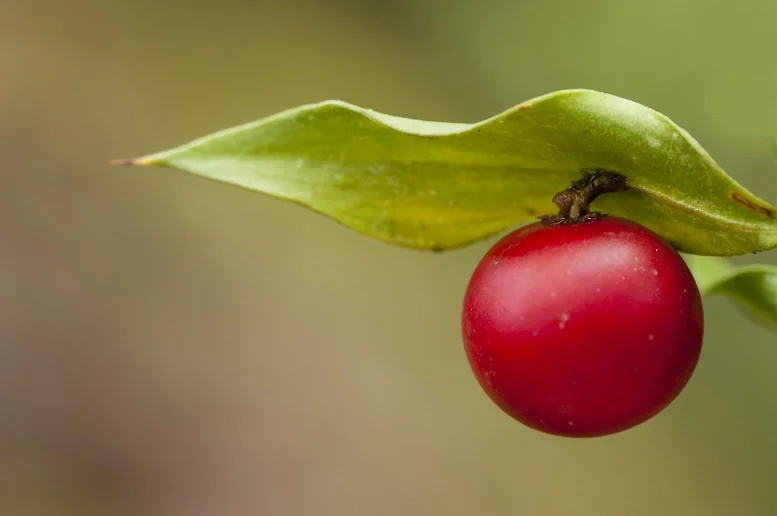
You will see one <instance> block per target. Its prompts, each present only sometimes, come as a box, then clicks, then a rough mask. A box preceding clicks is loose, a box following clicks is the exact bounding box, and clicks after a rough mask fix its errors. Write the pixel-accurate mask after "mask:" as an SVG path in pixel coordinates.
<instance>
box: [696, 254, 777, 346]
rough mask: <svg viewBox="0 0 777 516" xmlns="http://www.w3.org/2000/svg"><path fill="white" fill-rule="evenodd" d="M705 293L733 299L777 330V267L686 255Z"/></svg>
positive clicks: (761, 321)
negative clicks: (738, 264) (734, 263)
mask: <svg viewBox="0 0 777 516" xmlns="http://www.w3.org/2000/svg"><path fill="white" fill-rule="evenodd" d="M684 258H685V261H686V262H687V263H688V266H689V267H690V268H691V271H692V272H693V275H694V277H695V278H696V283H697V284H698V285H699V290H701V292H702V293H703V294H719V295H725V296H728V297H730V298H731V299H733V300H734V301H735V302H736V303H737V305H738V306H739V307H740V309H741V310H742V311H743V313H745V314H746V315H747V316H748V317H749V318H750V319H751V320H753V321H754V322H756V323H758V324H761V325H763V326H765V327H767V328H769V329H771V330H774V331H777V267H774V266H770V265H746V266H742V267H734V266H732V265H731V264H730V263H728V262H727V261H726V260H724V259H722V258H717V257H714V256H694V255H686V256H684Z"/></svg>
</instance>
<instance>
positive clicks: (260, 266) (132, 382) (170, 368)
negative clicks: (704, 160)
mask: <svg viewBox="0 0 777 516" xmlns="http://www.w3.org/2000/svg"><path fill="white" fill-rule="evenodd" d="M775 20H777V3H776V2H774V1H772V0H762V1H752V0H751V1H742V2H738V3H733V2H724V1H709V0H704V1H703V0H654V1H652V2H622V1H618V0H594V1H588V2H578V1H575V0H562V1H556V2H553V1H545V2H540V1H537V0H535V1H531V0H523V1H521V0H516V1H513V2H497V1H491V0H482V1H481V2H479V3H475V2H466V1H464V0H426V1H423V2H421V1H418V0H394V1H385V2H381V1H380V0H374V1H367V0H363V1H361V2H359V1H357V0H339V1H338V0H331V1H328V2H323V1H313V0H297V1H288V2H283V1H281V0H256V1H253V2H249V1H238V0H223V1H221V2H210V3H209V2H196V1H194V2H193V1H183V0H168V1H157V2H153V1H151V0H102V1H98V0H71V1H69V2H64V1H56V0H24V1H22V0H16V1H14V0H0V65H1V66H2V70H3V72H4V73H3V78H2V79H0V135H2V137H0V155H1V156H2V168H1V172H0V174H1V177H2V187H1V188H0V214H2V216H0V237H1V238H2V240H1V241H0V242H1V243H2V246H1V247H0V307H2V310H0V514H2V515H4V516H5V515H8V516H27V515H30V516H32V515H42V516H48V515H52V516H54V515H57V516H70V515H73V516H76V515H77V516H92V515H94V516H114V515H133V516H137V515H143V516H213V515H219V516H243V515H245V516H248V515H252V516H257V515H261V516H265V515H267V516H296V515H311V516H328V515H332V516H350V515H374V516H383V515H386V516H388V515H391V516H400V515H402V516H417V515H418V516H420V515H424V516H426V515H428V516H434V515H445V516H456V515H466V516H472V515H480V514H491V515H530V516H568V515H569V516H571V515H580V516H587V515H591V516H594V515H596V516H609V515H613V516H622V515H626V514H628V515H631V516H642V515H644V516H648V515H649V516H656V515H662V516H668V515H683V516H687V515H697V514H698V515H704V516H716V515H720V516H723V515H725V516H730V515H738V516H739V515H753V516H761V515H770V516H771V515H774V514H777V489H775V488H777V431H775V430H776V425H777V375H776V374H775V372H776V371H777V345H776V344H777V343H776V342H775V340H777V339H776V338H775V336H774V334H769V333H767V332H766V331H765V330H762V329H760V328H758V327H755V326H753V325H751V324H750V323H748V322H747V321H746V320H745V319H744V318H743V317H742V316H741V315H740V314H739V312H737V311H736V310H735V309H734V308H733V307H732V305H730V304H729V303H728V302H727V301H726V300H724V299H718V298H711V299H708V300H707V303H706V309H707V330H706V332H707V337H706V341H705V346H706V347H705V351H704V355H703V358H702V361H701V363H700V365H699V368H698V370H697V373H696V375H695V377H694V378H693V380H692V381H691V383H690V385H689V387H688V388H687V389H686V391H685V392H684V393H683V395H682V396H681V397H680V398H679V399H678V400H677V401H676V402H675V403H674V404H673V405H672V406H671V407H670V408H669V409H668V410H667V411H665V412H664V413H662V414H661V415H659V416H658V417H657V418H655V419H654V420H652V421H650V422H649V423H647V424H645V425H643V426H641V427H638V428H637V429H635V430H632V431H629V432H626V433H623V434H619V435H616V436H613V437H609V438H603V439H595V440H564V439H559V438H553V437H548V436H545V435H542V434H539V433H537V432H534V431H532V430H529V429H527V428H524V427H522V426H521V425H519V424H517V423H515V422H514V421H512V420H511V419H509V418H508V417H507V416H505V415H503V414H502V413H501V412H500V411H499V410H498V409H497V408H496V407H495V406H494V405H493V404H492V403H491V402H490V401H489V400H488V399H487V398H486V397H485V395H484V394H483V393H482V392H481V391H480V388H479V387H478V385H477V384H476V382H475V380H474V377H473V376H472V375H471V373H470V371H469V368H468V365H467V364H466V360H465V357H464V353H463V349H462V344H461V338H460V334H459V326H458V324H459V310H460V302H461V297H462V295H463V291H464V288H465V286H466V283H467V280H468V278H469V274H470V272H471V270H472V269H473V268H474V266H475V264H476V263H477V261H478V259H479V258H480V256H481V255H482V254H483V253H484V252H485V250H486V249H487V247H488V246H489V245H490V243H491V242H486V243H483V244H482V245H479V246H476V247H473V248H469V249H467V250H463V251H457V252H452V253H448V254H442V255H426V254H423V253H417V252H411V251H406V250H401V249H397V248H393V247H389V246H387V245H384V244H381V243H379V242H375V241H372V240H370V239H367V238H365V237H362V236H359V235H357V234H355V233H353V232H350V231H348V230H346V229H344V228H342V227H340V226H338V225H337V224H335V223H333V222H331V221H329V220H327V219H325V218H323V217H320V216H317V215H315V214H312V213H310V212H307V211H304V210H302V209H301V208H298V207H296V206H293V205H290V204H286V203H282V202H280V201H276V200H273V199H269V198H266V197H262V196H259V195H257V194H252V193H250V192H247V191H243V190H240V189H237V188H233V187H229V186H225V185H220V184H216V183H212V182H208V181H206V180H203V179H199V178H196V177H194V176H189V175H186V174H184V173H179V172H176V171H171V170H156V169H140V170H133V169H114V168H110V167H108V166H107V161H108V160H109V159H111V158H125V157H132V156H136V155H140V154H145V153H147V152H151V151H156V150H161V149H164V148H167V147H170V146H173V145H177V144H179V143H184V142H185V141H188V140H189V139H191V138H194V137H197V136H200V135H203V134H206V133H209V132H212V131H215V130H218V129H221V128H223V127H228V126H232V125H236V124H239V123H242V122H246V121H250V120H253V119H257V118H261V117H264V116H267V115H270V114H272V113H274V112H276V111H279V110H282V109H285V108H288V107H292V106H295V105H298V104H301V103H307V102H313V101H318V100H325V99H330V98H339V99H343V100H346V101H349V102H353V103H356V104H359V105H362V106H365V107H369V108H373V109H377V110H379V111H383V112H387V113H391V114H395V115H402V116H407V117H414V118H425V119H432V120H444V121H462V122H470V121H476V120H480V119H482V118H485V117H488V116H491V115H493V114H495V113H497V112H499V111H501V110H503V109H506V108H508V107H510V106H512V105H514V104H516V103H518V102H521V101H523V100H527V99H529V98H531V97H534V96H536V95H540V94H543V93H547V92H550V91H553V90H557V89H563V88H577V87H585V88H594V89H599V90H602V91H606V92H609V93H613V94H616V95H620V96H624V97H628V98H630V99H633V100H636V101H638V102H641V103H644V104H646V105H648V106H650V107H653V108H655V109H658V110H660V111H662V112H664V113H666V114H667V115H669V116H670V117H671V118H673V119H674V120H675V121H676V122H677V123H679V124H680V125H681V126H683V127H684V128H686V129H687V130H689V131H690V132H691V134H693V135H694V136H695V137H696V138H697V139H698V140H699V141H700V142H701V143H702V144H703V145H704V146H705V147H706V148H707V149H708V150H709V151H710V152H711V153H712V155H713V156H714V157H715V158H716V159H717V160H718V161H719V162H720V163H721V165H722V166H723V167H724V168H725V169H726V170H727V171H728V172H729V173H731V174H732V175H733V176H734V177H735V178H736V179H738V180H739V181H741V182H742V183H744V184H745V185H746V186H747V187H749V188H750V189H752V190H753V191H755V192H756V193H758V194H759V195H761V196H762V197H764V198H767V199H775V198H777V172H776V171H775V165H774V162H773V158H772V156H771V152H770V147H771V139H772V136H773V134H774V133H775V132H776V131H777V65H775V60H774V56H775V49H776V48H777V31H775V24H774V21H775ZM751 260H758V261H761V262H769V263H777V254H775V252H771V253H764V254H759V255H758V256H756V257H745V258H742V259H738V260H737V261H738V262H747V261H751Z"/></svg>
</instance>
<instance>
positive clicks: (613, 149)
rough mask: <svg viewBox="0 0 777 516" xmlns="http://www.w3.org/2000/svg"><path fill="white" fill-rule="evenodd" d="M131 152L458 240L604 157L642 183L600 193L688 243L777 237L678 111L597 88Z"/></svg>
mask: <svg viewBox="0 0 777 516" xmlns="http://www.w3.org/2000/svg"><path fill="white" fill-rule="evenodd" d="M122 163H123V164H131V165H159V166H167V167H173V168H177V169H180V170H184V171H188V172H190V173H193V174H197V175H200V176H203V177H207V178H209V179H213V180H217V181H221V182H225V183H230V184H233V185H237V186H240V187H244V188H248V189H252V190H256V191H259V192H262V193H264V194H268V195H271V196H274V197H277V198H280V199H284V200H288V201H292V202H296V203H298V204H301V205H303V206H305V207H308V208H310V209H312V210H315V211H317V212H319V213H322V214H324V215H327V216H329V217H331V218H332V219H334V220H336V221H338V222H340V223H342V224H344V225H345V226H348V227H350V228H352V229H354V230H356V231H359V232H361V233H363V234H365V235H368V236H371V237H373V238H377V239H379V240H382V241H385V242H388V243H391V244H395V245H400V246H403V247H410V248H415V249H431V250H444V249H452V248H457V247H461V246H464V245H468V244H470V243H473V242H477V241H479V240H483V239H485V238H488V237H491V236H493V235H495V234H497V233H500V232H502V231H504V230H507V229H509V228H510V227H512V226H515V225H517V224H520V223H522V222H526V221H529V220H531V219H534V218H536V217H537V216H539V215H541V214H550V213H554V212H555V211H556V208H555V206H554V205H553V203H552V201H551V199H552V197H553V195H554V194H555V193H556V192H558V191H560V190H563V189H564V188H567V187H568V186H569V185H570V183H571V181H573V180H575V179H578V178H579V177H580V176H581V170H583V169H588V168H601V169H606V170H611V171H615V172H618V173H620V174H622V175H624V176H625V177H626V178H627V182H628V185H629V189H628V190H627V191H625V192H619V193H616V194H608V195H604V196H602V197H600V198H599V199H597V200H596V201H595V202H594V204H593V205H592V208H593V209H598V210H600V211H604V212H606V213H611V214H613V215H617V216H623V217H627V218H630V219H632V220H635V221H637V222H640V223H642V224H643V225H645V226H647V227H648V228H650V229H652V230H654V231H656V232H657V233H658V234H659V235H661V236H662V237H664V238H665V239H667V240H668V241H670V242H672V243H673V244H674V245H675V246H676V247H677V248H678V249H680V250H682V251H685V252H689V253H695V254H704V255H719V256H726V255H736V254H744V253H747V252H753V251H760V250H765V249H769V248H773V247H777V220H776V219H775V209H774V208H773V207H772V206H771V205H769V204H767V203H766V202H764V201H763V200H761V199H759V198H758V197H756V196H755V195H753V194H752V193H750V192H749V191H747V190H746V189H745V188H744V187H742V186H741V185H740V184H738V183H737V182H736V181H735V180H733V179H732V178H730V177H729V176H727V175H726V174H725V172H723V171H722V170H721V169H720V167H719V166H718V165H717V164H716V163H715V162H714V161H713V160H712V158H711V157H710V156H709V155H708V154H707V153H706V152H705V151H704V149H702V148H701V146H700V145H699V144H698V143H697V142H696V141H695V140H694V139H693V138H691V136H690V135H688V134H687V133H686V132H685V131H684V130H682V129H681V128H680V127H678V126H677V125H676V124H674V123H673V122H672V121H671V120H669V119H668V118H667V117H665V116H664V115H661V114H660V113H658V112H656V111H653V110H651V109H649V108H647V107H645V106H642V105H640V104H637V103H635V102H632V101H629V100H626V99H622V98H620V97H616V96H613V95H609V94H606V93H600V92H596V91H591V90H564V91H559V92H555V93H551V94H548V95H545V96H542V97H538V98H536V99H533V100H530V101H528V102H525V103H523V104H520V105H518V106H516V107H515V108H513V109H510V110H507V111H505V112H503V113H501V114H499V115H497V116H495V117H492V118H490V119H488V120H485V121H482V122H479V123H476V124H454V123H441V122H426V121H419V120H410V119H406V118H400V117H395V116H390V115H385V114H382V113H377V112H375V111H371V110H368V109H363V108H359V107H356V106H353V105H350V104H347V103H344V102H340V101H328V102H323V103H318V104H311V105H307V106H302V107H299V108H296V109H292V110H288V111H285V112H282V113H279V114H277V115H274V116H271V117H269V118H266V119H263V120H260V121H258V122H253V123H250V124H245V125H242V126H239V127H235V128H232V129H228V130H225V131H220V132H217V133H215V134H212V135H210V136H206V137H204V138H200V139H197V140H195V141H193V142H191V143H189V144H186V145H183V146H180V147H177V148H174V149H171V150H168V151H164V152H160V153H156V154H151V155H149V156H146V157H143V158H139V159H136V160H128V161H124V162H122Z"/></svg>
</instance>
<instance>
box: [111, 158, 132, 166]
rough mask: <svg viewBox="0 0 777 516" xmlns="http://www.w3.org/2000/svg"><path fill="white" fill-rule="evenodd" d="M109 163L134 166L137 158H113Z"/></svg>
mask: <svg viewBox="0 0 777 516" xmlns="http://www.w3.org/2000/svg"><path fill="white" fill-rule="evenodd" d="M108 164H109V165H111V166H112V167H132V166H134V165H136V164H137V163H136V160H135V159H132V158H130V159H112V160H111V161H109V162H108Z"/></svg>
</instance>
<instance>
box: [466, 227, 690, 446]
mask: <svg viewBox="0 0 777 516" xmlns="http://www.w3.org/2000/svg"><path fill="white" fill-rule="evenodd" d="M462 326H463V337H464V343H465V348H466V352H467V356H468V359H469V363H470V365H471V367H472V370H473V371H474V373H475V376H476V377H477V379H478V381H479V383H480V385H481V387H482V388H483V390H485V392H486V393H487V394H488V396H489V397H490V398H491V399H492V400H493V401H494V402H495V403H496V404H497V405H498V406H499V407H501V408H502V410H504V411H505V412H506V413H507V414H509V415H511V416H512V417H513V418H515V419H517V420H518V421H520V422H522V423H524V424H526V425H528V426H530V427H532V428H535V429H537V430H540V431H543V432H547V433H550V434H555V435H562V436H569V437H595V436H602V435H607V434H613V433H616V432H620V431H623V430H626V429H628V428H632V427H634V426H636V425H638V424H640V423H643V422H645V421H647V420H648V419H650V418H651V417H653V416H654V415H656V414H658V413H659V412H660V411H661V410H663V409H664V408H665V407H666V406H667V405H669V404H670V403H671V402H672V401H673V400H674V399H675V398H676V397H677V395H678V394H679V393H680V392H681V391H682V390H683V388H684V387H685V386H686V384H687V383H688V381H689V379H690V378H691V375H692V373H693V371H694V369H695V368H696V364H697V363H698V360H699V355H700V353H701V348H702V336H703V327H704V316H703V312H702V303H701V296H700V294H699V290H698V288H697V286H696V283H695V281H694V279H693V276H692V275H691V272H690V271H689V269H688V267H687V266H686V264H685V262H684V261H683V260H682V258H681V257H680V255H679V254H678V253H677V252H676V251H675V250H674V249H673V248H672V247H670V246H669V245H668V244H667V243H665V242H664V241H663V240H661V238H659V237H658V236H656V235H655V234H654V233H652V232H651V231H649V230H648V229H646V228H644V227H642V226H640V225H638V224H636V223H633V222H629V221H626V220H622V219H619V218H614V217H610V216H599V217H598V218H595V219H593V220H589V221H584V222H573V223H566V224H559V225H550V224H549V223H547V222H538V223H535V224H532V225H529V226H525V227H523V228H520V229H518V230H516V231H514V232H513V233H511V234H509V235H507V236H506V237H504V238H503V239H502V240H500V241H499V242H498V243H497V244H496V245H495V246H494V247H493V248H492V249H491V250H490V251H489V252H488V253H487V254H486V256H485V257H484V258H483V259H482V261H481V262H480V264H479V265H478V266H477V268H476V270H475V272H474V274H473V276H472V278H471V280H470V283H469V286H468V288H467V291H466V295H465V299H464V309H463V315H462Z"/></svg>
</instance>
